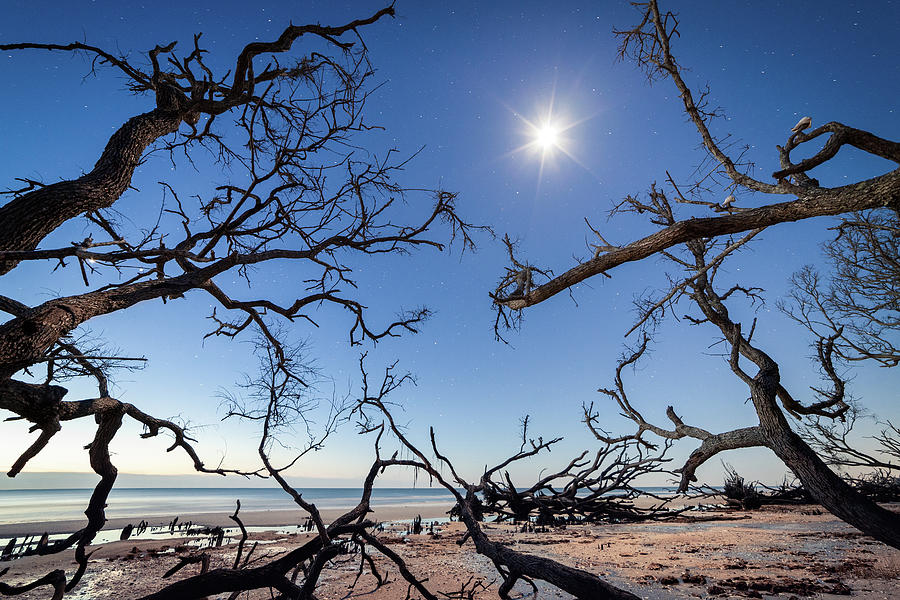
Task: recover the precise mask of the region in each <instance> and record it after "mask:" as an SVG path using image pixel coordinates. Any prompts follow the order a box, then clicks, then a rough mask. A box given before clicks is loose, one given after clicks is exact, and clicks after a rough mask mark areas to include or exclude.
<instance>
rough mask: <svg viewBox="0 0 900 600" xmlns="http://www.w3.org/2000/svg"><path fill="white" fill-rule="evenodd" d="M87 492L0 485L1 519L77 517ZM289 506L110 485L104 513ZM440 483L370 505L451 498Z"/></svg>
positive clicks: (230, 491) (311, 494)
mask: <svg viewBox="0 0 900 600" xmlns="http://www.w3.org/2000/svg"><path fill="white" fill-rule="evenodd" d="M361 493H362V490H361V489H359V488H306V489H305V490H304V492H303V498H304V499H305V500H308V501H310V502H314V503H315V504H316V506H318V507H319V508H350V507H353V506H356V504H357V503H358V502H359V497H360V494H361ZM90 497H91V490H89V489H58V490H53V489H51V490H0V524H4V525H5V524H9V523H29V522H34V521H62V520H68V519H81V518H83V517H84V509H85V507H86V506H87V503H88V500H89V499H90ZM236 499H240V501H241V511H251V510H283V509H287V510H290V509H294V508H297V505H296V504H294V502H293V500H291V498H290V497H289V496H288V495H287V494H285V493H284V492H283V491H282V490H280V489H274V488H114V489H113V491H112V492H111V493H110V495H109V503H108V506H107V509H106V516H107V518H116V517H126V518H128V517H133V518H137V519H141V518H143V517H150V516H168V517H171V516H176V515H186V514H189V513H198V512H233V511H234V506H235V504H234V501H235V500H236ZM452 501H453V497H452V496H451V495H450V493H449V492H448V491H446V490H444V489H443V488H377V489H375V490H374V491H373V493H372V505H373V506H391V505H403V504H429V503H440V504H444V503H448V502H452Z"/></svg>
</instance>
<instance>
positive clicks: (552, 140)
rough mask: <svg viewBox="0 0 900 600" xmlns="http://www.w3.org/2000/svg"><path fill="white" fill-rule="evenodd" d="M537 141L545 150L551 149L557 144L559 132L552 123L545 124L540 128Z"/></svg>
mask: <svg viewBox="0 0 900 600" xmlns="http://www.w3.org/2000/svg"><path fill="white" fill-rule="evenodd" d="M536 141H537V143H538V145H540V146H541V147H542V148H543V149H544V150H549V149H551V148H553V147H554V146H556V145H557V143H558V141H559V132H558V131H557V130H556V127H553V126H552V125H544V127H542V128H541V129H539V130H538V132H537V139H536Z"/></svg>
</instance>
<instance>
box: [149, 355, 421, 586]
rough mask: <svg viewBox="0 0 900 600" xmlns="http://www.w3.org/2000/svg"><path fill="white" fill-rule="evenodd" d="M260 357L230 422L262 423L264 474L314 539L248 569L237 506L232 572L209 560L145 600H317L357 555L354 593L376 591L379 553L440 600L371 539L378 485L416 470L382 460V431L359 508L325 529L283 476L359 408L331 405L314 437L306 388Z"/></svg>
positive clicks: (274, 359)
mask: <svg viewBox="0 0 900 600" xmlns="http://www.w3.org/2000/svg"><path fill="white" fill-rule="evenodd" d="M256 352H257V356H258V358H259V359H260V368H259V376H258V377H256V378H254V379H253V380H252V381H250V382H248V383H247V385H246V386H245V387H244V390H245V392H246V393H247V395H246V397H244V398H243V401H242V402H238V399H236V398H233V399H232V401H233V404H234V405H235V406H237V405H240V407H241V408H240V411H232V413H231V414H232V415H236V416H240V417H241V418H244V419H248V420H251V421H254V420H258V421H259V422H260V424H261V432H260V439H259V445H258V453H259V457H260V459H261V460H262V463H263V465H264V469H265V472H266V474H267V475H269V476H270V477H272V478H273V479H274V480H275V481H276V482H277V483H278V485H279V486H280V487H281V488H282V489H283V490H284V492H285V493H286V494H288V495H289V496H290V497H291V498H292V499H293V501H294V503H295V504H296V505H297V506H298V507H299V508H300V509H302V511H303V512H304V513H305V514H306V515H308V518H309V519H310V521H311V522H312V525H313V533H314V534H315V535H314V537H313V538H312V539H311V540H309V541H308V542H306V543H305V544H303V545H301V546H300V547H298V548H296V549H294V550H291V551H289V552H287V553H285V554H284V555H283V556H279V557H277V558H275V559H273V560H268V561H259V560H258V561H257V563H258V562H262V563H263V564H250V562H249V554H248V555H247V556H245V557H244V560H243V561H242V560H241V558H242V552H243V548H244V545H245V543H246V540H247V537H248V536H247V531H246V529H245V528H244V526H243V523H242V522H241V521H240V519H239V517H238V511H239V510H240V502H238V504H237V510H236V511H235V513H234V515H233V516H232V517H231V518H232V520H234V521H235V522H236V523H237V524H238V526H239V527H240V528H241V531H242V535H241V540H240V541H239V543H238V548H237V553H236V556H235V558H234V560H233V561H232V562H231V563H230V565H228V566H225V567H222V568H218V569H209V557H208V556H206V559H205V562H204V565H205V566H204V567H201V570H200V572H199V573H198V574H197V575H193V576H189V577H186V578H185V579H182V580H181V581H177V582H174V583H172V584H169V585H167V586H165V587H163V588H162V589H160V590H158V591H156V592H153V593H151V594H148V595H146V596H144V597H143V598H142V600H151V599H152V600H163V599H169V598H171V599H173V600H175V599H185V600H187V599H191V598H205V597H207V596H211V595H214V594H222V593H231V597H234V598H236V597H237V595H238V594H240V593H241V592H244V591H249V590H257V589H266V588H268V589H270V590H271V591H272V593H274V591H275V590H277V591H278V592H280V593H281V595H282V596H281V597H284V598H291V599H293V600H312V599H314V598H315V597H316V595H315V592H316V590H317V588H318V586H319V584H320V578H321V575H322V573H323V572H324V570H325V569H326V568H327V567H328V565H329V563H331V562H332V561H334V560H336V559H338V558H339V557H341V556H346V555H358V556H359V561H360V567H359V572H358V573H357V577H356V579H355V580H354V582H353V584H352V586H351V588H352V587H353V586H355V585H356V583H357V582H358V581H359V580H360V577H361V575H362V574H363V572H364V570H366V568H368V571H369V573H371V575H372V576H373V577H374V578H375V580H376V585H377V587H381V586H382V585H385V584H386V583H387V578H386V577H384V576H383V575H382V574H381V572H380V571H379V570H378V568H377V566H376V561H375V560H374V559H373V557H372V555H371V554H370V549H375V550H377V551H378V552H379V553H380V554H381V555H382V556H384V557H385V558H386V559H387V560H388V561H389V563H390V564H393V566H394V567H396V568H397V570H398V571H399V572H400V574H401V576H402V577H403V578H404V579H405V580H406V582H407V584H408V586H409V587H410V589H414V590H416V591H417V592H418V593H419V594H420V595H421V596H422V597H423V598H424V599H425V600H437V598H438V596H437V595H435V593H433V592H432V591H430V590H429V589H428V587H427V586H426V585H425V584H426V582H427V578H424V577H417V576H416V575H414V574H413V573H412V571H410V569H409V568H408V567H407V565H406V563H405V562H404V561H403V559H402V558H401V557H400V556H399V555H397V554H396V553H395V552H393V551H392V550H390V548H388V546H387V545H386V544H384V543H383V542H382V541H381V540H379V539H378V537H377V536H376V535H375V533H374V531H373V529H374V527H375V523H374V522H372V521H369V520H368V519H367V518H366V517H367V516H368V514H369V513H370V512H372V509H371V497H372V488H373V485H374V483H375V480H376V479H377V477H378V476H379V475H380V474H382V473H384V471H385V470H386V469H388V468H393V467H397V466H403V467H410V466H413V467H414V466H415V463H414V462H413V461H409V460H404V459H397V458H396V457H392V458H382V456H381V452H380V451H381V447H380V442H381V438H382V436H381V433H382V431H378V435H377V436H376V438H375V444H374V446H375V460H374V461H373V463H372V465H371V467H370V469H369V471H368V473H367V475H366V477H365V479H364V480H363V484H362V488H363V489H362V493H361V495H360V500H359V503H358V504H357V505H356V506H354V507H353V508H352V509H350V510H348V511H347V512H345V513H344V514H343V515H341V516H339V517H337V518H336V519H334V520H333V521H332V522H331V523H326V522H325V521H324V520H323V518H322V516H321V514H320V512H319V510H318V508H317V507H316V505H315V504H314V503H312V502H309V501H308V500H306V499H305V498H303V493H302V490H298V489H296V488H294V487H293V486H291V485H290V484H289V483H288V482H287V480H286V479H285V477H284V475H283V472H284V471H285V469H287V468H290V467H292V466H293V465H295V464H297V463H298V462H300V461H301V460H302V459H303V457H304V456H306V455H307V454H308V453H310V452H313V451H315V450H319V449H321V448H322V447H323V445H324V443H325V441H326V440H327V438H328V437H329V436H330V435H331V434H332V433H333V432H334V431H335V429H336V428H337V426H338V425H339V424H340V423H341V422H342V421H343V420H345V417H346V416H347V413H348V411H349V410H350V409H351V408H353V406H354V403H345V402H337V403H333V404H331V405H330V406H329V407H328V411H327V414H328V416H327V418H325V419H323V420H322V422H321V426H320V427H319V428H318V429H317V430H316V431H313V428H312V427H311V425H310V422H309V419H310V417H311V414H312V413H313V412H314V410H315V407H314V406H313V401H312V400H310V399H309V395H310V393H311V392H310V390H309V388H307V387H306V386H304V385H303V384H301V383H300V381H299V380H298V379H297V378H296V377H294V376H292V375H291V374H290V373H289V372H286V371H285V369H284V368H283V365H282V363H281V362H280V361H281V359H280V358H279V356H278V354H277V352H276V349H275V348H274V347H273V346H272V345H271V344H270V343H268V341H267V340H264V341H261V342H260V343H259V344H258V345H257V346H256ZM296 356H297V354H296V352H295V351H293V350H291V351H290V352H289V354H288V355H287V359H288V360H289V361H290V360H292V359H295V358H296ZM298 422H300V423H304V422H305V423H306V425H307V429H306V432H307V435H308V437H307V438H306V440H305V441H304V443H303V444H302V445H300V447H299V448H298V449H297V451H296V453H295V454H293V456H291V457H290V458H289V459H287V460H285V461H284V464H282V465H278V464H276V462H277V461H278V458H276V457H275V456H273V453H272V449H273V446H276V445H277V446H279V447H281V446H288V445H291V446H293V444H292V443H291V440H292V438H293V432H292V431H291V432H290V434H289V435H283V436H282V435H280V434H282V433H287V432H288V431H287V430H288V429H289V428H291V427H292V426H293V425H296V424H297V423H298ZM200 560H201V555H198V556H197V557H193V558H190V557H189V558H188V559H186V560H185V559H183V560H182V563H183V564H181V563H180V564H178V565H176V566H175V567H173V569H172V570H170V573H169V574H171V573H174V572H175V570H178V569H181V568H182V567H184V566H185V565H186V564H188V563H190V562H198V561H200ZM169 574H167V575H169Z"/></svg>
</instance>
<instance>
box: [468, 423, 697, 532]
mask: <svg viewBox="0 0 900 600" xmlns="http://www.w3.org/2000/svg"><path fill="white" fill-rule="evenodd" d="M528 424H529V419H528V417H525V419H523V421H522V440H521V446H520V447H519V451H520V452H523V451H525V449H526V448H528V447H529V446H530V445H531V440H529V438H528V435H529V434H528ZM556 441H557V440H551V441H550V442H548V443H550V444H552V443H555V442H556ZM653 450H654V449H652V448H648V447H646V446H645V445H643V444H641V443H640V442H637V441H634V440H623V441H621V442H614V443H610V444H606V445H604V446H602V447H601V448H600V449H598V450H597V451H596V452H594V453H593V456H590V455H589V453H588V451H584V452H582V453H581V454H579V455H578V456H576V457H575V458H573V459H572V460H571V461H570V462H569V463H568V464H567V465H566V466H565V467H563V468H562V469H560V470H558V471H554V472H551V473H543V472H542V473H541V477H540V478H539V479H538V480H537V481H536V482H534V483H533V484H532V485H531V486H530V487H528V488H524V489H522V488H519V487H518V486H516V485H515V483H514V482H513V480H512V478H511V476H510V474H509V472H508V471H502V472H500V470H494V471H490V472H488V473H487V474H486V476H484V477H482V478H481V485H482V487H483V489H482V490H481V493H482V496H483V498H484V500H483V502H482V506H481V508H480V510H482V511H484V512H486V513H490V514H493V515H495V516H496V518H497V519H498V520H501V521H502V520H512V521H514V522H515V521H524V522H526V523H528V522H529V521H531V520H532V519H534V520H535V523H536V524H537V525H554V524H560V523H574V522H623V521H624V522H636V521H646V520H651V519H654V520H661V519H668V518H673V517H676V516H678V515H679V514H681V512H683V511H682V510H672V509H668V508H666V507H665V504H666V501H665V499H663V498H658V500H659V504H658V505H656V506H653V507H649V508H639V507H637V506H635V505H634V504H633V502H632V501H633V500H634V499H635V498H637V497H638V496H642V495H644V496H646V492H644V491H643V490H639V489H637V488H635V487H634V486H633V485H632V484H633V483H634V481H635V479H637V478H638V477H640V476H642V475H647V474H650V473H657V474H659V473H667V472H668V471H666V470H665V469H664V465H665V463H666V462H668V459H666V458H665V451H666V450H668V444H666V446H665V448H664V449H662V450H661V451H660V452H654V451H653Z"/></svg>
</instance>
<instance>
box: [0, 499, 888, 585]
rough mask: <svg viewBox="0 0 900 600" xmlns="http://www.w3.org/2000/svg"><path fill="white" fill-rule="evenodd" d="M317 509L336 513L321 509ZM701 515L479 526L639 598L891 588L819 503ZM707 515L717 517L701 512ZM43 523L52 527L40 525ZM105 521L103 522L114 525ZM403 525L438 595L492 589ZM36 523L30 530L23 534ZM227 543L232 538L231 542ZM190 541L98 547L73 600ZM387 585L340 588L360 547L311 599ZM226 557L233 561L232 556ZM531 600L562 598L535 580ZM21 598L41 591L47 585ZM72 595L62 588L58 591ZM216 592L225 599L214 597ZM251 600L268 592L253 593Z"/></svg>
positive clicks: (461, 561) (337, 563)
mask: <svg viewBox="0 0 900 600" xmlns="http://www.w3.org/2000/svg"><path fill="white" fill-rule="evenodd" d="M447 508H449V507H448V506H395V507H382V508H379V510H378V513H377V514H375V515H373V518H374V519H375V520H378V521H400V520H402V519H409V518H412V517H414V516H415V515H416V514H421V515H422V517H423V520H425V521H426V522H428V521H429V520H430V519H434V518H440V517H445V513H446V510H447ZM326 512H327V514H326V518H330V517H333V516H334V514H335V513H336V512H338V511H326ZM298 515H299V513H297V512H296V511H283V512H282V511H271V512H256V513H247V514H246V515H242V516H244V517H245V522H246V523H247V525H248V526H250V525H252V526H268V527H274V526H276V525H277V526H283V525H294V527H293V529H291V528H290V527H289V528H282V529H278V530H274V529H273V530H268V531H253V532H251V534H250V542H249V543H250V544H252V543H253V542H258V543H259V545H258V550H257V554H256V557H257V558H259V559H261V560H262V559H263V557H265V560H269V559H271V558H274V557H276V556H278V555H280V554H282V553H284V552H286V551H288V550H290V549H291V548H294V547H296V546H297V545H298V544H301V543H303V542H304V541H306V540H308V539H309V537H310V534H307V533H302V532H297V529H296V527H295V524H296V522H297V520H298V519H297V517H298ZM697 516H700V517H702V519H704V520H699V521H698V520H691V519H680V520H676V521H673V522H662V523H642V524H618V525H574V526H573V525H570V526H567V527H560V528H552V529H550V530H549V531H547V532H545V533H522V532H521V531H520V530H519V528H518V527H516V526H513V525H511V524H486V525H485V529H486V531H487V532H488V534H489V535H490V536H491V537H492V538H494V539H496V540H498V541H502V542H503V543H505V544H508V545H510V546H511V547H513V548H515V549H516V550H519V551H522V552H527V553H532V554H536V555H541V556H547V557H550V558H553V559H555V560H558V561H560V562H563V563H565V564H568V565H571V566H574V567H578V568H580V569H584V570H588V571H590V572H593V573H596V574H597V575H600V576H602V577H604V578H605V579H607V580H608V581H609V582H611V583H613V584H615V585H617V586H619V587H623V588H625V589H628V590H629V591H631V592H632V593H635V594H637V595H639V596H640V597H642V598H647V599H662V598H707V597H716V598H759V597H781V598H785V599H788V598H792V597H796V598H803V597H815V598H837V597H839V596H841V597H847V596H848V595H849V596H850V597H853V598H861V599H872V600H875V599H878V600H888V599H892V598H896V597H897V594H898V593H900V552H898V551H897V550H894V549H892V548H889V547H887V546H885V545H883V544H881V543H879V542H876V541H875V540H873V539H871V538H868V537H867V536H865V535H863V534H861V533H859V532H858V531H856V530H855V529H853V528H851V527H850V526H848V525H846V524H844V523H843V522H841V521H839V520H838V519H836V518H835V517H833V516H832V515H830V514H828V513H827V512H824V511H822V510H821V509H820V508H819V507H816V506H793V507H778V506H770V507H764V508H763V509H761V510H758V511H752V512H742V511H719V512H709V511H707V512H703V513H697ZM711 517H717V518H718V519H713V520H705V519H709V518H711ZM182 518H183V519H186V520H187V519H190V520H193V521H194V522H195V523H205V524H209V525H215V524H221V525H228V524H231V523H230V521H229V519H228V515H227V514H212V515H200V514H197V515H190V516H188V515H185V516H183V517H182ZM45 525H47V526H48V527H49V528H50V529H52V528H53V527H54V526H59V527H62V525H60V524H56V525H50V524H45ZM113 525H114V524H111V526H113ZM406 529H407V525H406V524H404V523H402V522H395V523H393V524H391V525H389V526H388V527H387V528H386V529H385V531H383V532H381V533H380V534H379V537H380V538H381V539H383V540H384V541H385V542H386V543H387V544H389V546H390V548H391V549H392V550H394V551H395V552H397V553H398V554H399V555H400V556H402V557H403V558H404V560H405V561H406V562H407V565H408V567H409V568H410V570H411V571H412V572H413V573H415V574H417V575H418V576H420V577H422V578H427V579H428V586H429V587H430V588H431V589H432V590H433V591H435V592H445V593H450V592H452V591H454V590H459V589H460V586H461V585H462V584H463V583H465V582H466V581H469V580H470V578H474V579H473V581H478V580H481V581H483V583H484V585H485V586H487V589H486V590H483V591H480V592H478V593H476V594H475V595H474V596H472V598H473V599H475V600H481V599H487V598H496V597H497V585H498V582H499V578H498V577H497V575H496V572H495V571H494V570H493V567H492V565H491V564H490V562H489V561H488V560H486V559H485V558H484V557H482V556H479V555H477V554H476V553H475V552H474V551H473V549H472V547H471V543H467V544H464V545H463V546H461V547H460V546H459V545H458V544H457V542H458V541H459V540H460V539H461V537H462V533H463V532H462V527H461V525H460V524H459V523H443V524H441V525H439V526H438V527H437V528H436V529H435V533H434V534H428V533H424V534H421V535H409V534H407V532H406ZM30 532H31V533H33V532H34V529H32V530H31V531H30ZM229 541H230V543H229ZM193 543H196V540H195V539H194V538H187V539H184V538H183V539H181V540H152V539H151V540H137V541H136V540H128V541H124V542H119V541H116V542H112V543H108V544H104V545H102V546H99V547H97V548H96V552H95V553H94V554H93V555H92V557H91V561H90V567H89V570H88V573H87V575H86V576H85V578H84V580H83V582H82V583H81V585H80V586H79V587H78V589H77V590H76V591H75V593H74V595H73V596H71V597H74V598H85V599H87V598H91V599H98V600H100V599H105V598H110V599H111V598H116V599H117V600H126V599H129V598H137V597H140V596H142V595H144V594H147V593H149V592H152V591H154V590H156V589H159V588H160V587H162V583H163V582H162V581H161V579H160V578H161V576H162V574H163V573H165V571H167V570H168V569H169V568H171V567H172V566H173V565H175V564H176V563H177V562H178V557H179V556H186V555H189V554H191V553H195V552H197V551H198V550H197V547H196V546H192V545H190V544H193ZM205 551H206V552H208V553H209V554H210V555H211V565H210V568H217V567H223V566H226V565H229V563H230V562H231V561H233V558H234V554H235V551H236V544H235V540H234V539H231V540H226V543H225V544H224V545H223V546H222V547H219V548H209V549H206V550H205ZM375 558H376V561H377V563H378V565H379V568H380V569H381V570H382V572H384V571H387V572H388V573H389V583H388V584H387V585H384V586H382V587H380V588H377V589H376V581H375V578H374V577H373V576H371V575H370V574H364V575H362V576H361V577H360V578H359V581H358V582H357V584H356V587H355V588H354V589H352V590H350V589H349V586H350V584H351V583H352V582H353V580H354V579H355V577H356V574H357V571H358V568H359V556H358V555H353V554H348V555H342V556H339V557H338V558H337V559H335V560H334V561H333V562H332V563H331V565H330V568H328V569H327V570H326V572H325V574H324V575H323V577H322V579H321V585H320V588H319V590H318V592H317V596H318V597H319V598H320V599H322V600H337V599H338V598H365V599H370V600H392V599H402V598H404V597H405V596H406V589H407V585H406V583H405V582H404V581H402V579H401V578H400V576H399V574H398V573H397V569H396V567H395V566H394V565H392V564H388V563H387V561H386V560H385V559H384V557H382V556H380V555H377V554H376V555H375ZM73 565H74V563H73V561H72V560H71V555H69V554H62V555H56V556H45V557H28V558H24V559H19V560H16V561H12V562H9V563H6V564H5V565H4V566H8V567H10V571H9V573H8V574H7V575H6V576H5V577H4V581H5V582H6V583H16V582H25V581H28V580H29V579H32V578H34V577H37V576H40V575H41V574H43V573H45V572H47V571H49V570H51V569H54V568H63V569H66V570H71V569H73V568H74V567H73ZM229 566H230V565H229ZM196 570H197V566H196V565H192V566H189V567H186V568H185V569H183V570H182V571H181V572H180V573H178V574H177V575H176V576H175V577H173V578H172V579H170V580H168V581H174V580H177V579H178V578H181V577H187V576H190V575H191V574H193V573H195V572H196ZM538 589H539V597H540V598H570V597H571V596H568V595H567V594H564V593H561V592H559V591H557V590H556V589H555V588H551V587H550V586H547V585H546V584H542V583H540V582H539V583H538ZM21 597H23V598H44V597H47V590H46V589H44V590H38V591H35V592H32V593H30V594H24V595H22V596H21ZM67 597H69V596H67ZM222 597H223V598H224V597H226V596H222ZM249 597H250V598H268V597H269V595H268V592H266V591H259V592H254V593H253V594H251V595H250V596H249ZM512 597H513V598H530V597H533V596H532V595H531V588H530V586H527V585H524V584H518V585H517V586H516V588H515V589H514V593H513V595H512Z"/></svg>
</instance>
